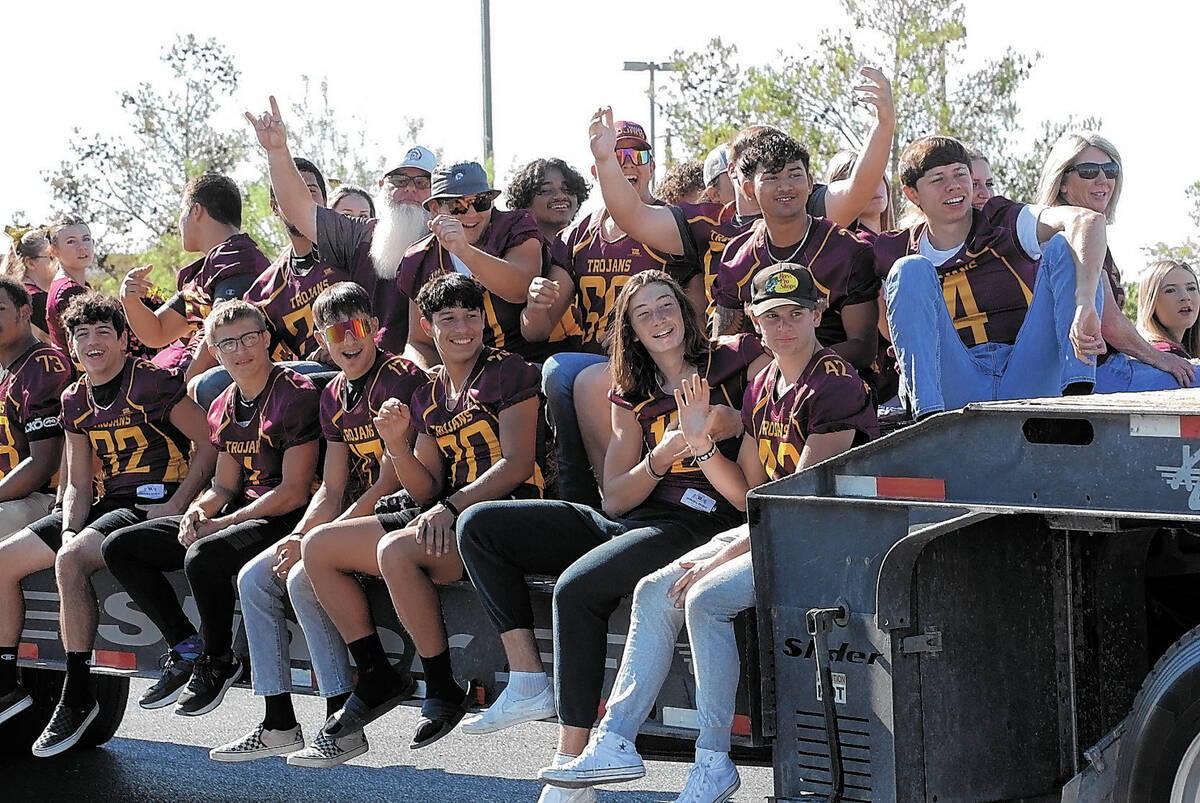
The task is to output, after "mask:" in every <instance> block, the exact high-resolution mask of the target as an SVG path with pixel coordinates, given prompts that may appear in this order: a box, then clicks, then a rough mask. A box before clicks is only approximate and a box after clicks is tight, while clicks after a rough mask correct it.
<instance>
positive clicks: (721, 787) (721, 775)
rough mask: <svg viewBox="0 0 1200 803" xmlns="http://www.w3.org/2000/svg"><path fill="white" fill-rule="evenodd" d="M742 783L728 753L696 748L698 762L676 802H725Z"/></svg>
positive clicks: (691, 770) (690, 771)
mask: <svg viewBox="0 0 1200 803" xmlns="http://www.w3.org/2000/svg"><path fill="white" fill-rule="evenodd" d="M741 785H742V779H741V778H740V777H738V771H737V767H735V766H734V764H733V761H731V760H730V758H729V754H728V753H721V752H719V751H716V750H702V749H700V748H696V763H695V764H693V765H692V768H691V769H690V770H688V779H687V784H686V785H685V786H684V787H683V793H682V794H680V795H679V797H678V798H676V803H725V801H726V800H729V798H730V797H732V796H733V793H734V792H736V791H737V790H738V787H739V786H741Z"/></svg>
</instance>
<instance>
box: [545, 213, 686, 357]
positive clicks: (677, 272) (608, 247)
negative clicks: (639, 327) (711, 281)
mask: <svg viewBox="0 0 1200 803" xmlns="http://www.w3.org/2000/svg"><path fill="white" fill-rule="evenodd" d="M607 217H608V213H607V212H606V211H605V210H603V209H601V210H599V211H597V212H594V213H593V214H592V215H590V216H589V217H586V218H584V219H583V220H581V221H579V222H578V223H576V224H575V225H574V226H572V227H571V228H569V229H565V230H563V231H562V232H561V233H560V234H559V237H560V238H561V239H562V241H563V243H564V245H565V249H564V250H563V251H561V252H560V253H561V259H562V263H563V267H564V268H566V269H567V273H570V274H571V278H572V279H574V281H575V300H576V303H577V304H578V305H579V311H580V325H581V328H582V329H583V337H582V348H583V349H584V350H585V351H592V352H596V353H603V352H604V347H605V346H604V335H605V332H606V331H607V328H608V318H609V313H611V312H612V310H613V307H614V306H615V305H616V302H617V295H618V294H619V293H620V292H621V288H622V287H624V286H625V283H626V282H628V281H629V277H630V276H632V275H634V274H635V273H641V272H642V271H644V270H665V271H666V272H667V273H669V274H670V275H671V277H672V278H673V279H675V280H676V281H677V282H679V283H680V284H684V283H686V282H687V280H688V279H689V278H690V277H691V275H692V274H693V273H694V269H688V268H685V267H683V266H682V263H680V262H679V261H678V260H676V259H673V258H672V257H671V256H669V255H666V254H661V255H660V254H658V253H656V252H655V251H653V250H651V249H649V248H647V247H646V246H645V245H643V244H642V243H640V242H638V241H637V240H635V239H633V238H632V237H630V236H629V235H627V234H625V235H622V236H621V237H620V239H617V240H614V241H612V242H609V241H608V240H606V239H604V235H603V225H604V221H605V219H606V218H607Z"/></svg>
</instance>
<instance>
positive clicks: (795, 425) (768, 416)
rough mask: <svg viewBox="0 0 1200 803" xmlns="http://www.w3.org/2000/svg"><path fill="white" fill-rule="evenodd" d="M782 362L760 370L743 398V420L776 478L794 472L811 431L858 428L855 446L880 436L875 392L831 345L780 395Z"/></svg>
mask: <svg viewBox="0 0 1200 803" xmlns="http://www.w3.org/2000/svg"><path fill="white" fill-rule="evenodd" d="M778 381H779V363H777V362H775V361H774V360H772V361H771V363H770V364H769V365H768V366H767V367H766V368H764V369H762V370H761V371H759V372H758V376H756V377H754V381H753V382H751V383H750V386H749V387H748V388H746V396H745V399H744V400H743V401H742V424H743V425H744V426H745V427H746V432H747V433H748V434H750V435H751V436H753V437H754V439H755V441H756V442H757V443H758V459H759V460H761V461H762V464H763V468H765V469H766V470H767V476H768V477H769V478H770V479H772V480H777V479H779V478H780V477H786V476H788V475H789V474H793V473H795V471H796V466H797V465H798V464H799V463H800V455H801V454H802V453H803V452H804V444H805V442H806V441H807V440H808V436H810V435H823V434H826V433H829V432H841V431H842V430H847V429H852V430H854V431H855V435H854V445H855V446H858V445H859V444H860V443H866V442H867V441H869V440H871V439H873V438H877V437H879V421H878V420H877V419H876V418H875V407H874V405H873V404H871V394H870V393H869V392H868V390H867V387H866V385H864V384H863V381H862V380H861V379H860V378H859V376H858V372H857V371H855V370H854V366H853V365H851V364H850V363H848V362H846V361H845V360H843V359H842V358H841V357H839V356H838V355H837V353H836V352H834V351H831V350H830V349H827V348H820V349H817V351H816V353H814V354H813V356H812V359H811V360H809V361H808V365H807V366H805V368H804V370H803V371H802V372H801V373H800V376H799V377H797V378H796V381H795V382H794V383H793V384H792V385H790V386H788V389H787V390H786V391H785V392H784V393H783V395H779V393H778V388H777V385H778Z"/></svg>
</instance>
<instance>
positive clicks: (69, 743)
mask: <svg viewBox="0 0 1200 803" xmlns="http://www.w3.org/2000/svg"><path fill="white" fill-rule="evenodd" d="M99 713H100V703H97V702H94V701H93V702H92V703H91V705H90V706H88V707H86V708H74V707H72V706H69V705H67V704H66V703H61V702H60V703H59V704H58V705H57V706H55V708H54V715H53V716H51V717H50V724H49V725H47V726H46V730H44V731H42V735H41V736H39V737H38V740H37V741H36V742H34V743H33V754H34V755H35V756H37V757H38V758H49V757H50V756H57V755H58V754H59V753H61V752H63V751H64V750H69V749H71V748H72V747H74V746H75V743H76V742H78V741H79V740H80V738H82V736H83V733H84V731H86V730H87V729H88V725H91V724H92V720H94V719H95V718H96V716H97V715H98V714H99Z"/></svg>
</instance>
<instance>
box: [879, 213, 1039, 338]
mask: <svg viewBox="0 0 1200 803" xmlns="http://www.w3.org/2000/svg"><path fill="white" fill-rule="evenodd" d="M1024 208H1025V205H1024V204H1018V203H1014V202H1013V201H1010V200H1008V199H1007V198H1003V197H1001V196H999V195H997V196H995V197H993V198H990V199H989V200H988V202H987V203H986V204H984V206H983V209H976V210H973V212H972V215H973V216H974V217H973V220H972V223H971V231H970V233H969V234H968V235H967V240H966V242H965V243H963V246H962V248H960V249H959V250H958V253H956V254H955V255H954V256H953V257H951V258H950V259H949V260H947V261H946V262H945V263H944V264H942V265H939V266H938V268H937V273H938V278H939V279H940V280H941V282H942V293H943V295H944V296H945V298H946V308H947V309H948V310H949V311H950V317H951V319H952V320H953V321H954V328H955V329H957V330H958V336H959V337H960V338H961V339H962V342H963V343H964V344H966V346H967V347H968V348H970V347H971V346H978V345H980V344H981V343H989V342H994V343H1013V342H1014V341H1016V339H1017V332H1018V331H1020V329H1021V324H1022V323H1024V321H1025V313H1026V312H1028V311H1029V302H1030V301H1031V300H1032V299H1033V283H1034V279H1036V278H1037V269H1038V260H1037V259H1035V258H1033V257H1031V256H1029V255H1028V254H1027V253H1025V249H1024V248H1023V247H1022V246H1021V241H1020V239H1019V237H1018V236H1017V217H1018V216H1019V215H1020V214H1021V210H1022V209H1024ZM925 226H926V224H925V222H924V221H922V222H920V223H918V224H916V225H915V226H912V227H911V228H908V229H903V230H901V231H889V232H884V233H883V234H880V235H879V237H878V238H877V239H876V240H875V269H876V272H877V274H878V275H879V277H880V278H881V279H883V278H886V277H887V274H888V271H890V270H891V269H892V265H893V264H894V263H895V262H896V260H897V259H900V258H901V257H903V256H908V255H909V254H919V253H921V246H920V243H921V236H922V235H923V234H924V233H925Z"/></svg>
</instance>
